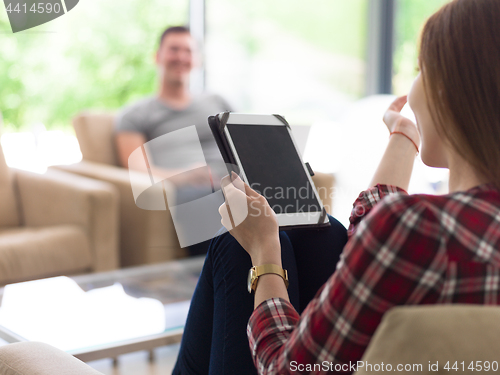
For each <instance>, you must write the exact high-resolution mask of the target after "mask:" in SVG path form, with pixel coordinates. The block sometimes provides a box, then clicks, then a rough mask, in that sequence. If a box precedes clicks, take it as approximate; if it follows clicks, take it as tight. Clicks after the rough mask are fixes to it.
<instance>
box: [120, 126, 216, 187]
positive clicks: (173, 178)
mask: <svg viewBox="0 0 500 375" xmlns="http://www.w3.org/2000/svg"><path fill="white" fill-rule="evenodd" d="M145 143H146V137H144V135H143V134H141V133H139V132H119V133H116V148H117V151H118V160H119V163H120V165H121V166H122V167H125V168H129V169H132V170H136V171H143V172H151V173H152V174H153V175H156V176H158V177H162V178H168V179H169V181H170V182H172V183H173V184H175V185H177V186H182V185H207V186H210V185H211V182H210V176H209V172H208V171H207V170H206V167H203V166H198V167H194V168H193V169H192V170H189V171H187V172H186V171H185V170H184V169H164V168H160V167H157V166H155V165H153V164H151V161H150V160H149V159H148V164H145V163H144V162H143V161H144V159H140V161H139V162H138V163H133V162H132V163H131V164H129V157H130V154H132V152H134V151H135V150H136V149H138V148H140V147H142V146H143V145H144V144H145ZM146 165H147V166H149V169H150V171H148V170H147V169H144V167H145V166H146Z"/></svg>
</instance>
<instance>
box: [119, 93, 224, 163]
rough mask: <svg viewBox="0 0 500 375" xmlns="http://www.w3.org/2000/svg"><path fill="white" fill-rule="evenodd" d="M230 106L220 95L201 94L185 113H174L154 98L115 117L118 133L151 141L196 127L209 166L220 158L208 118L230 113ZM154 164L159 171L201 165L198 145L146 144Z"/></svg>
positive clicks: (163, 140) (189, 141)
mask: <svg viewBox="0 0 500 375" xmlns="http://www.w3.org/2000/svg"><path fill="white" fill-rule="evenodd" d="M230 110H231V107H230V106H229V104H228V103H227V102H226V101H225V100H224V99H223V98H222V97H220V96H219V95H214V94H203V95H199V96H196V97H194V98H193V99H192V101H191V104H190V105H189V106H188V107H187V108H186V109H184V110H176V109H173V108H170V107H168V105H167V104H165V103H164V102H162V101H160V100H159V99H158V98H156V97H148V98H145V99H142V100H140V101H138V102H136V103H134V104H132V105H130V106H127V107H125V108H123V109H122V110H121V111H120V113H119V114H118V116H117V119H116V123H115V129H116V131H117V132H139V133H142V134H143V135H144V136H145V137H146V141H148V142H149V141H151V140H153V139H156V138H158V137H161V136H162V135H165V134H168V133H170V132H173V131H176V130H179V129H183V128H186V127H189V126H191V125H195V126H196V131H197V133H198V138H199V140H200V143H201V147H202V149H203V154H204V157H205V161H206V162H207V163H208V164H209V165H213V164H219V163H221V162H222V156H221V154H220V151H219V149H218V147H217V144H216V143H215V139H214V137H213V135H212V132H211V131H210V127H209V126H208V121H207V119H208V116H211V115H215V114H217V113H219V112H224V111H230ZM147 151H148V153H149V155H150V156H151V157H152V158H153V163H154V164H155V165H156V166H158V167H162V168H167V169H169V168H185V167H188V166H189V165H192V164H200V163H201V162H202V160H199V159H200V152H198V151H199V144H198V142H197V140H196V139H195V138H193V137H187V138H186V139H185V138H183V140H182V141H179V138H178V137H177V138H176V137H173V138H169V137H161V138H158V139H156V140H155V141H154V142H150V143H148V150H147Z"/></svg>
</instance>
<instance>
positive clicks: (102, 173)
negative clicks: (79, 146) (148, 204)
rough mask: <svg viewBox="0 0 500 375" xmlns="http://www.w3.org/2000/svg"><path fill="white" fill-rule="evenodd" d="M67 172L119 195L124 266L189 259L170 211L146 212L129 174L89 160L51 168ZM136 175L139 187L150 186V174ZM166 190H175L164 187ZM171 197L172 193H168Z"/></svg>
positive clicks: (126, 171)
mask: <svg viewBox="0 0 500 375" xmlns="http://www.w3.org/2000/svg"><path fill="white" fill-rule="evenodd" d="M51 169H57V170H61V171H64V172H70V173H75V174H78V175H82V176H85V177H90V178H94V179H97V180H100V181H105V182H107V183H111V184H112V185H113V186H114V187H115V188H116V189H117V190H118V192H119V196H120V213H121V220H120V247H121V254H120V256H121V266H122V267H125V266H132V265H137V264H144V263H158V262H164V261H168V260H171V259H176V258H182V257H185V256H186V251H185V249H181V248H180V247H179V242H178V240H177V235H176V232H175V228H174V224H173V222H172V217H171V215H170V212H168V211H165V210H163V211H151V210H143V209H141V208H139V207H137V205H136V204H135V200H134V196H133V194H132V188H131V186H130V177H129V171H128V170H127V169H125V168H121V167H115V166H112V165H106V164H102V163H94V162H89V161H86V160H83V161H81V162H80V163H76V164H71V165H59V166H54V167H51ZM140 174H141V173H137V176H136V177H137V179H136V181H135V183H136V184H141V183H143V184H144V186H146V187H149V186H151V180H150V178H149V176H148V175H147V174H143V178H142V179H141V178H140ZM164 188H165V189H173V187H171V186H169V185H167V184H166V183H165V184H164ZM169 194H170V193H169Z"/></svg>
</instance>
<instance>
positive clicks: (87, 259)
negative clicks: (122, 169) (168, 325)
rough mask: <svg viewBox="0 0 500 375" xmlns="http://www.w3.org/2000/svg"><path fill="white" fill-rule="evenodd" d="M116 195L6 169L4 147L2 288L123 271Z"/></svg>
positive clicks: (100, 187)
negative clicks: (119, 269) (77, 274)
mask: <svg viewBox="0 0 500 375" xmlns="http://www.w3.org/2000/svg"><path fill="white" fill-rule="evenodd" d="M116 196H117V193H116V191H115V189H114V188H113V187H112V186H111V185H108V184H105V183H102V182H99V181H94V180H91V179H87V178H83V177H79V176H75V175H71V174H66V173H62V172H58V171H49V172H47V173H46V174H44V175H39V174H35V173H29V172H24V171H18V170H13V169H10V168H8V167H7V164H6V163H5V159H4V156H3V152H2V149H1V146H0V284H7V283H11V282H16V281H24V280H29V279H35V278H41V277H49V276H57V275H62V274H75V273H82V272H93V271H104V270H110V269H114V268H116V267H117V266H118V228H117V226H118V202H117V198H116Z"/></svg>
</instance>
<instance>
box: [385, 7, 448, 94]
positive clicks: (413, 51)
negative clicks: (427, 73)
mask: <svg viewBox="0 0 500 375" xmlns="http://www.w3.org/2000/svg"><path fill="white" fill-rule="evenodd" d="M447 2H449V0H399V1H398V2H397V6H396V17H395V19H396V21H395V22H396V25H395V30H396V45H395V51H394V76H393V80H392V83H393V91H394V93H395V94H396V95H405V94H407V93H408V91H409V90H410V87H411V84H412V82H413V79H414V78H415V76H416V74H417V73H416V68H417V58H418V43H419V37H420V32H421V30H422V28H423V26H424V24H425V21H426V19H427V18H428V17H430V16H431V15H432V14H433V13H434V12H436V11H437V10H438V9H439V8H440V7H441V6H442V5H443V4H444V3H447Z"/></svg>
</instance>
